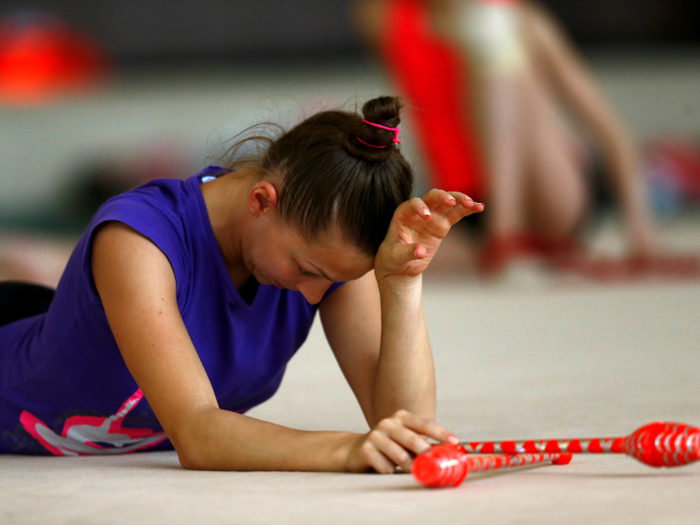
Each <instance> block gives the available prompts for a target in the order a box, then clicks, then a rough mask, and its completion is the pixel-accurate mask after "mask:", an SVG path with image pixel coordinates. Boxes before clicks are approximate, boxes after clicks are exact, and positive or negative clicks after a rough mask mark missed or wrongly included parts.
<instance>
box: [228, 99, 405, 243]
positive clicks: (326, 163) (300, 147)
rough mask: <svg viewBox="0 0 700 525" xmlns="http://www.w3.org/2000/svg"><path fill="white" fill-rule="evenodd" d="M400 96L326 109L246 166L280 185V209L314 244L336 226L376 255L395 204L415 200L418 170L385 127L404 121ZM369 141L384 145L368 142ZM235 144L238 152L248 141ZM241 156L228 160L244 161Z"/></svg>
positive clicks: (269, 142)
mask: <svg viewBox="0 0 700 525" xmlns="http://www.w3.org/2000/svg"><path fill="white" fill-rule="evenodd" d="M402 107H403V101H402V100H401V99H400V98H398V97H379V98H375V99H372V100H369V101H368V102H366V103H365V105H364V106H363V107H362V114H363V116H360V115H358V114H357V112H356V111H355V112H349V111H322V112H320V113H316V114H315V115H313V116H311V117H309V118H307V119H306V120H304V121H302V122H301V123H299V124H297V125H296V126H294V127H293V128H292V129H290V130H289V131H287V132H284V133H282V135H281V136H279V137H278V138H277V139H276V140H272V139H269V138H267V139H265V138H264V137H253V138H252V139H253V140H258V141H260V140H262V141H263V142H264V143H266V145H267V147H266V148H263V149H262V151H260V152H259V154H258V155H257V156H255V158H253V159H251V158H249V159H248V161H247V162H246V164H247V165H248V166H251V167H254V168H256V169H258V170H259V171H260V175H261V178H264V179H271V180H275V181H277V182H279V183H280V184H281V190H280V196H279V201H278V208H277V210H278V212H279V214H280V215H279V216H280V218H281V219H283V220H285V221H286V222H288V223H289V224H291V225H293V226H294V227H296V228H297V230H298V231H299V232H300V234H301V235H302V236H303V237H304V238H306V239H307V240H309V241H314V240H318V239H319V238H320V237H321V236H322V235H324V234H327V233H329V232H330V230H331V228H332V227H333V226H335V225H337V226H339V227H340V230H341V231H342V233H343V234H344V235H346V236H347V237H348V239H349V240H350V242H352V243H353V244H354V245H355V246H356V247H358V248H359V249H360V250H362V251H363V252H365V253H367V254H368V255H370V256H372V257H374V255H375V254H376V253H377V250H378V248H379V245H380V244H381V243H382V241H383V240H384V237H385V236H386V233H387V230H388V229H389V223H390V222H391V218H392V216H393V214H394V211H395V210H396V208H397V207H398V206H399V204H401V203H402V202H404V201H406V200H408V199H409V198H410V197H411V193H412V191H413V170H412V169H411V166H410V165H409V164H408V162H407V161H406V159H404V157H403V156H402V155H401V153H400V151H399V150H398V148H397V146H396V145H395V144H393V136H394V135H393V132H392V131H387V130H383V129H380V128H376V127H374V126H371V125H369V124H366V123H363V122H362V119H363V118H364V119H366V120H368V121H370V122H374V123H376V124H381V125H382V126H387V127H396V126H398V125H399V123H400V122H401V117H400V111H401V108H402ZM358 138H360V139H362V140H363V141H364V142H366V143H368V144H372V145H375V146H385V147H379V148H377V147H375V148H373V147H370V146H367V145H365V144H362V142H360V141H359V140H358ZM246 140H251V138H249V139H245V140H243V141H240V142H238V143H237V144H235V145H234V146H233V151H234V152H235V151H236V150H238V149H239V148H240V147H241V145H242V144H243V143H244V142H246ZM240 160H241V159H240V158H239V159H236V158H235V155H234V157H233V161H232V162H229V163H228V166H227V167H229V168H232V167H234V165H236V166H238V165H240Z"/></svg>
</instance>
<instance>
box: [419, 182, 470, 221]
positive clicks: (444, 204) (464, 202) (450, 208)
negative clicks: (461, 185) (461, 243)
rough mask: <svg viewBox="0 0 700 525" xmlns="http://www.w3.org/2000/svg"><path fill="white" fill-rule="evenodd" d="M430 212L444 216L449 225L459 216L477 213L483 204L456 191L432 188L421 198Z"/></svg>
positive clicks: (458, 218)
mask: <svg viewBox="0 0 700 525" xmlns="http://www.w3.org/2000/svg"><path fill="white" fill-rule="evenodd" d="M422 200H423V201H424V202H425V204H426V206H427V207H428V208H429V209H430V211H431V213H432V214H439V215H442V216H445V217H446V218H447V219H448V221H449V223H450V225H453V224H454V223H456V222H457V221H459V220H460V219H461V218H463V217H466V216H467V215H471V214H472V213H479V212H481V211H483V210H484V205H483V204H482V203H480V202H475V201H474V200H473V199H472V198H471V197H469V196H468V195H465V194H464V193H460V192H457V191H451V192H448V191H443V190H438V189H432V190H430V191H429V192H428V193H426V194H425V195H424V196H423V199H422Z"/></svg>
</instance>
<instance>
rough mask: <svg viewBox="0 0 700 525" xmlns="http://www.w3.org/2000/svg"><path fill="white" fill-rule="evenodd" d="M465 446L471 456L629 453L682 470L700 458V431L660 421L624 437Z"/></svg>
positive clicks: (637, 457)
mask: <svg viewBox="0 0 700 525" xmlns="http://www.w3.org/2000/svg"><path fill="white" fill-rule="evenodd" d="M463 446H464V448H465V449H466V451H467V452H468V453H470V454H494V453H496V454H498V453H501V454H521V453H525V452H527V453H535V452H551V453H555V452H570V453H574V454H580V453H589V454H627V455H628V456H632V457H633V458H635V459H638V460H639V461H641V462H642V463H645V464H646V465H649V466H652V467H679V466H683V465H687V464H689V463H693V462H695V461H697V460H698V459H699V458H700V428H696V427H691V426H690V425H685V424H683V423H671V422H658V421H657V422H654V423H649V424H648V425H644V426H643V427H641V428H639V429H637V430H635V431H634V432H633V433H632V434H630V435H629V436H622V437H607V438H576V439H542V440H528V441H471V442H468V443H463Z"/></svg>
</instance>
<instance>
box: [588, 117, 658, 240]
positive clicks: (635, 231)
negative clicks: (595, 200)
mask: <svg viewBox="0 0 700 525" xmlns="http://www.w3.org/2000/svg"><path fill="white" fill-rule="evenodd" d="M616 128H617V127H616V126H614V127H612V129H610V127H608V128H607V129H605V130H601V135H602V139H601V145H602V151H603V155H604V159H603V161H604V163H605V166H606V168H607V172H608V173H609V174H610V177H611V182H612V184H613V187H614V189H615V193H616V194H617V197H618V201H619V203H620V204H619V206H620V211H621V213H622V218H623V220H624V222H625V226H626V227H627V229H628V230H629V233H630V234H631V235H632V236H633V238H634V237H637V236H643V235H645V234H646V233H647V231H648V230H649V229H650V227H651V222H652V221H651V217H650V216H649V203H648V198H647V192H646V181H645V180H644V179H643V177H642V176H641V174H642V168H641V159H640V155H639V152H638V148H637V146H636V144H635V143H634V140H633V139H632V138H631V137H630V136H629V134H627V133H625V131H624V130H622V129H616Z"/></svg>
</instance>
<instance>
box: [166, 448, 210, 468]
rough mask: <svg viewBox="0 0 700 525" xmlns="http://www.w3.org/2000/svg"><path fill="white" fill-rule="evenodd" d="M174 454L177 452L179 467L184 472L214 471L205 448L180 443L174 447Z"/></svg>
mask: <svg viewBox="0 0 700 525" xmlns="http://www.w3.org/2000/svg"><path fill="white" fill-rule="evenodd" d="M175 452H177V458H178V460H179V461H180V466H181V467H182V468H184V469H185V470H215V469H214V468H212V465H211V461H210V459H209V458H208V457H207V454H206V452H205V447H202V446H198V445H197V444H188V445H184V444H182V443H180V444H178V445H176V446H175Z"/></svg>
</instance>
